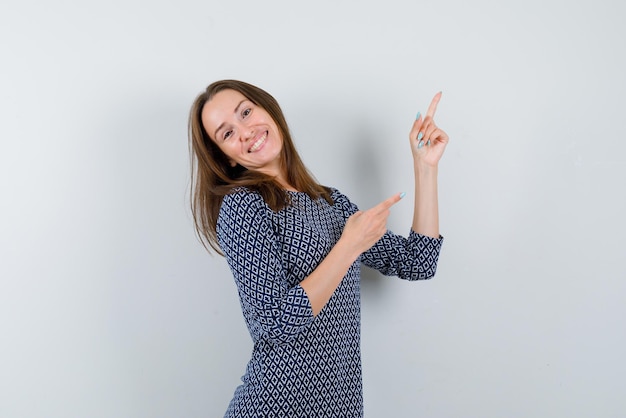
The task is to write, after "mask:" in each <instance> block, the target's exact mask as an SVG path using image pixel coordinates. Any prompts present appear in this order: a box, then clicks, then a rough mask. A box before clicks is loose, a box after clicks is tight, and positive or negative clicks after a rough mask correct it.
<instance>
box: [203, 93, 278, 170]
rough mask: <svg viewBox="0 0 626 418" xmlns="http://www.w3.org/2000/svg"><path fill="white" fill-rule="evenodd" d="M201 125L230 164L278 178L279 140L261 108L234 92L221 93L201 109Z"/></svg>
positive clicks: (276, 132) (274, 123)
mask: <svg viewBox="0 0 626 418" xmlns="http://www.w3.org/2000/svg"><path fill="white" fill-rule="evenodd" d="M201 116H202V125H203V126H204V129H205V130H206V132H207V133H208V134H209V136H210V137H211V139H212V140H213V141H214V142H215V143H216V144H217V146H218V147H219V148H220V149H221V150H222V152H224V154H226V156H227V157H228V159H229V161H230V164H231V165H232V166H233V167H234V166H235V165H236V164H239V165H241V166H243V167H245V168H247V169H248V170H256V171H260V172H262V173H264V174H268V175H270V176H280V174H281V170H280V159H279V157H280V151H281V149H282V146H283V138H282V136H281V135H280V131H279V130H278V126H277V125H276V122H274V120H273V119H272V117H271V116H270V115H269V113H267V112H266V111H265V109H263V108H261V107H259V106H257V105H255V104H254V103H252V102H251V101H250V100H248V99H247V98H246V97H245V96H244V95H243V94H241V93H239V92H238V91H236V90H230V89H229V90H222V91H220V92H219V93H217V94H215V96H213V98H212V99H211V100H209V101H208V102H206V103H205V105H204V107H203V108H202V115H201Z"/></svg>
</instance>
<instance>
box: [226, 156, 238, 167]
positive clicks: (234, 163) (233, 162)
mask: <svg viewBox="0 0 626 418" xmlns="http://www.w3.org/2000/svg"><path fill="white" fill-rule="evenodd" d="M228 163H229V164H230V166H231V167H236V166H237V163H236V162H235V160H233V159H230V158H229V159H228Z"/></svg>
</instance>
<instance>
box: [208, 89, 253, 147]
mask: <svg viewBox="0 0 626 418" xmlns="http://www.w3.org/2000/svg"><path fill="white" fill-rule="evenodd" d="M246 100H248V99H243V100H242V101H240V102H239V104H238V105H237V107H235V110H234V111H233V114H237V113H239V108H240V107H241V104H242V103H243V102H245V101H246ZM225 123H226V122H222V123H220V126H218V127H217V129H216V130H215V133H214V134H213V136H214V137H215V138H217V133H218V132H219V130H220V129H222V128H223V127H224V124H225Z"/></svg>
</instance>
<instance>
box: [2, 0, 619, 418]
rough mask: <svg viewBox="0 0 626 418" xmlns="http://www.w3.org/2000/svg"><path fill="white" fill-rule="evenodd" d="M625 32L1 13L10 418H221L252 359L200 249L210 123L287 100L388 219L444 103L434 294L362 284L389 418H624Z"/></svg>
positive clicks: (574, 6)
mask: <svg viewBox="0 0 626 418" xmlns="http://www.w3.org/2000/svg"><path fill="white" fill-rule="evenodd" d="M625 13H626V6H625V4H624V3H623V2H618V1H611V0H596V1H590V0H579V1H574V2H565V1H559V0H544V1H536V0H527V1H501V2H496V1H487V0H482V1H473V2H465V1H461V0H443V1H431V2H419V1H413V2H411V1H394V0H390V1H371V0H369V1H342V0H333V1H326V0H321V1H316V2H308V3H303V2H290V1H286V0H285V1H272V0H267V1H264V2H260V1H249V0H242V1H236V2H227V1H215V0H205V1H197V0H181V1H177V2H173V1H171V2H165V1H156V2H145V1H137V0H125V1H119V0H112V1H107V2H104V1H99V2H91V1H78V0H66V1H62V0H59V1H55V2H46V1H43V0H33V1H19V2H18V1H15V0H4V1H3V2H2V4H1V5H0V39H1V40H0V59H1V62H2V64H1V65H0V75H1V78H0V118H1V123H0V141H1V142H0V187H1V191H2V197H1V199H2V200H1V206H0V210H1V218H0V250H1V252H0V339H1V340H0V416H1V417H3V418H4V417H6V418H26V417H27V418H35V417H37V418H39V417H41V418H44V417H45V418H56V417H59V418H61V417H63V418H69V417H77V418H78V417H80V418H83V417H90V418H99V417H110V418H113V417H114V418H126V417H127V418H137V417H146V418H158V417H186V418H187V417H218V416H221V415H222V414H223V412H224V410H225V408H226V406H227V404H228V402H229V400H230V398H231V396H232V393H233V391H234V389H235V387H236V386H237V385H238V384H239V382H240V380H239V379H240V377H241V376H242V375H243V373H244V369H245V365H246V362H247V360H248V359H249V355H250V352H251V348H252V346H251V341H250V337H249V336H248V334H247V330H246V328H245V325H244V323H243V318H242V315H241V312H240V307H239V301H238V298H237V294H236V289H235V286H234V283H233V280H232V276H231V274H230V272H229V270H228V268H227V266H226V264H225V261H224V260H223V259H222V258H221V257H219V256H211V255H209V254H208V253H206V251H205V250H204V249H203V248H202V246H201V245H200V243H199V242H198V240H197V238H196V236H195V233H194V230H193V226H192V220H191V215H190V210H189V208H188V207H189V204H188V194H189V193H188V192H189V155H188V148H187V136H186V135H187V125H186V124H187V116H188V111H189V107H190V105H191V102H192V100H193V99H194V98H195V96H196V95H197V94H198V93H199V92H200V91H201V90H202V89H203V88H204V87H206V85H208V84H209V83H210V82H212V81H214V80H217V79H221V78H236V79H242V80H246V81H248V82H251V83H253V84H257V85H259V86H260V87H262V88H264V89H266V90H268V91H269V92H270V93H272V94H273V95H274V96H275V97H276V98H277V100H278V101H279V103H280V104H281V106H282V107H283V109H284V111H285V114H286V116H287V120H288V122H289V123H290V127H291V130H292V133H293V136H294V138H295V141H296V145H297V147H298V149H299V150H300V152H301V154H302V156H303V159H304V161H305V163H306V164H307V165H308V167H309V168H310V169H311V170H312V172H313V173H314V174H315V175H316V177H317V178H318V180H319V181H320V182H322V183H324V184H327V185H332V186H335V187H337V188H339V189H340V190H341V191H342V192H344V193H346V194H347V195H348V196H350V198H351V199H352V200H353V201H354V202H356V203H357V204H359V206H360V207H361V208H363V209H366V208H368V207H370V206H372V205H374V204H376V203H377V202H379V201H380V200H383V199H384V198H386V197H388V196H390V195H392V194H393V193H396V192H399V191H406V192H407V193H408V196H407V198H406V199H405V200H404V201H402V202H400V203H399V204H398V205H396V206H395V207H394V208H393V212H392V216H391V220H390V222H389V226H390V228H391V229H392V230H394V231H395V232H398V233H402V234H408V232H409V226H410V222H411V210H412V208H411V206H412V205H411V201H412V199H413V191H412V168H411V156H410V150H409V148H408V147H409V145H408V139H407V138H408V132H409V129H410V127H411V124H412V122H413V119H414V117H415V114H416V113H417V111H422V112H424V111H425V110H426V108H427V106H428V104H429V102H430V99H431V98H432V96H433V95H434V94H435V93H436V92H437V91H439V90H442V91H443V98H442V101H441V103H440V105H439V111H438V114H437V122H438V124H439V125H440V126H441V127H442V128H443V129H445V130H446V131H447V132H448V133H449V135H450V138H451V140H450V144H449V146H448V149H447V151H446V154H445V155H444V158H443V160H442V162H441V165H440V182H439V183H440V207H441V231H442V234H443V235H444V236H445V239H446V240H445V243H444V247H443V251H442V254H441V258H440V265H439V270H438V274H437V277H436V278H434V279H433V280H431V281H427V282H418V283H407V282H403V281H401V280H398V279H396V278H387V277H382V276H380V275H379V274H378V273H375V272H372V271H365V273H364V277H363V315H362V316H363V328H362V334H363V347H362V349H363V366H364V395H365V415H366V417H369V418H373V417H391V416H393V417H436V418H445V417H467V418H470V417H476V418H479V417H481V418H484V417H568V418H573V417H581V418H582V417H595V418H598V417H602V418H609V417H623V416H624V414H626V397H624V390H625V386H624V380H623V379H624V375H625V374H626V362H625V361H624V353H626V326H625V318H626V307H625V306H626V304H625V303H624V302H625V300H626V299H625V294H626V284H625V280H624V279H625V278H626V268H625V267H624V264H623V263H624V258H625V256H626V251H625V249H626V243H625V237H626V227H625V222H624V214H625V213H626V194H625V192H624V188H625V187H624V186H625V183H626V145H625V144H626V141H625V140H626V128H625V125H624V122H623V121H624V114H625V112H626V104H625V100H624V97H625V96H626V82H625V77H624V74H626V56H625V55H626V53H625V51H626V49H625V48H624V39H626V29H624V24H623V17H624V15H625Z"/></svg>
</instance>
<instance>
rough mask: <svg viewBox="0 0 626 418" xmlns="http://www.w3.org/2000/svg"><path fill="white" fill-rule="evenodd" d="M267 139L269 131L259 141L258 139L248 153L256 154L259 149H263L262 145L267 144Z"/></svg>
mask: <svg viewBox="0 0 626 418" xmlns="http://www.w3.org/2000/svg"><path fill="white" fill-rule="evenodd" d="M266 139H267V131H265V133H264V134H263V135H262V136H261V137H260V138H259V139H257V140H256V142H255V143H254V144H252V146H251V147H250V149H249V150H248V153H250V152H254V151H256V150H258V149H259V148H261V145H263V144H264V143H265V140H266Z"/></svg>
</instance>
